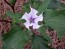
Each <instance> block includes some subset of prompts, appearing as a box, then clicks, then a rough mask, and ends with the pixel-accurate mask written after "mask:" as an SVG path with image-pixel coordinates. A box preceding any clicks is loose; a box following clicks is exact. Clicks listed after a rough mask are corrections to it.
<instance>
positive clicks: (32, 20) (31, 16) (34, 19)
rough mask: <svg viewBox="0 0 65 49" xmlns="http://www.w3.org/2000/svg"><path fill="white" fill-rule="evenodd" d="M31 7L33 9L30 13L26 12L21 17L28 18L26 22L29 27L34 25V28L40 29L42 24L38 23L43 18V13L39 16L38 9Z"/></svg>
mask: <svg viewBox="0 0 65 49" xmlns="http://www.w3.org/2000/svg"><path fill="white" fill-rule="evenodd" d="M30 9H31V11H30V13H27V12H25V14H24V15H23V16H22V18H21V19H25V20H26V22H25V23H24V25H25V26H26V28H28V29H29V27H30V26H32V27H33V29H38V28H39V27H41V25H38V22H39V21H42V20H43V15H42V14H40V15H39V16H38V15H37V13H38V11H37V10H35V9H34V8H31V7H30Z"/></svg>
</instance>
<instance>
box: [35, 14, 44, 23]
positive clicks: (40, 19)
mask: <svg viewBox="0 0 65 49" xmlns="http://www.w3.org/2000/svg"><path fill="white" fill-rule="evenodd" d="M39 21H43V15H42V14H40V15H39V16H38V17H37V18H36V19H35V23H37V24H38V22H39Z"/></svg>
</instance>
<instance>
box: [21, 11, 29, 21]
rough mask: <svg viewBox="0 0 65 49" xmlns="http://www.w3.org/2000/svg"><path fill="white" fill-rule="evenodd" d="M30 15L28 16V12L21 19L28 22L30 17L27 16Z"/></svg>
mask: <svg viewBox="0 0 65 49" xmlns="http://www.w3.org/2000/svg"><path fill="white" fill-rule="evenodd" d="M27 15H28V14H27V12H26V13H25V14H24V15H23V16H22V18H21V19H25V20H26V21H28V16H27Z"/></svg>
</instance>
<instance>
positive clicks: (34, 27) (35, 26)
mask: <svg viewBox="0 0 65 49" xmlns="http://www.w3.org/2000/svg"><path fill="white" fill-rule="evenodd" d="M39 27H41V26H40V25H38V24H35V23H34V24H33V29H38V28H39Z"/></svg>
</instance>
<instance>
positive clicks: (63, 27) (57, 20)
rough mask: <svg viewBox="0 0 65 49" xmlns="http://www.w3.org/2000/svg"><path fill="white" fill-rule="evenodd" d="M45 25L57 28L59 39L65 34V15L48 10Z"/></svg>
mask: <svg viewBox="0 0 65 49" xmlns="http://www.w3.org/2000/svg"><path fill="white" fill-rule="evenodd" d="M44 19H45V25H46V26H50V27H52V28H53V29H55V30H56V31H57V33H58V36H59V39H61V37H62V36H63V34H65V16H64V15H63V14H62V13H58V12H56V11H53V10H47V12H46V16H45V18H44Z"/></svg>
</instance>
